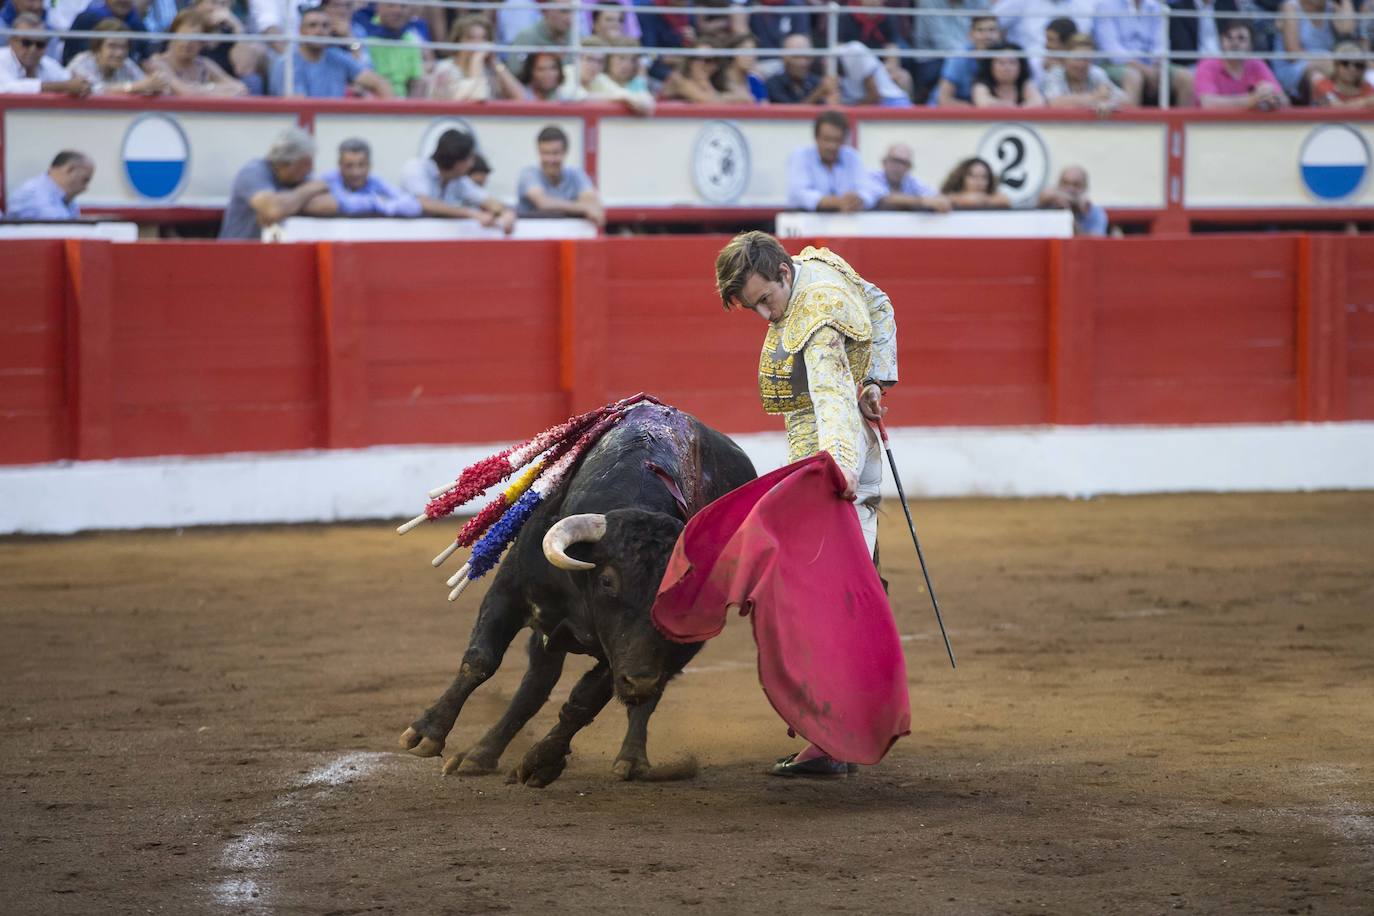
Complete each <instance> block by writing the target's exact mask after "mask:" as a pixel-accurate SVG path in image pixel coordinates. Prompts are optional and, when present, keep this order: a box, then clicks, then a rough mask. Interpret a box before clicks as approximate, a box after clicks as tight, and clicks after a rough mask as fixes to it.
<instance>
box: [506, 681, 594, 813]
mask: <svg viewBox="0 0 1374 916" xmlns="http://www.w3.org/2000/svg"><path fill="white" fill-rule="evenodd" d="M610 700H611V666H610V665H609V664H607V663H606V662H600V661H599V662H597V663H596V667H594V668H592V670H590V671H588V672H587V673H586V674H584V675H582V679H581V680H579V681H578V682H577V686H575V687H573V689H572V693H571V694H570V695H569V696H568V702H566V703H564V704H563V708H562V709H560V710H559V711H558V724H557V725H555V726H554V727H553V728H552V729H550V730H549V733H548V734H547V735H545V736H544V737H543V738H541V739H540V740H539V742H538V743H537V744H535V746H534V747H532V748H530V749H529V750H528V751H527V752H526V753H525V758H524V759H523V760H521V761H520V765H519V766H517V767H516V768H515V772H514V773H512V774H511V779H512V780H514V781H515V782H521V783H524V784H525V785H527V786H529V787H530V788H533V789H542V788H543V787H544V786H547V785H548V784H549V783H551V782H553V781H554V780H555V779H557V778H558V777H559V776H561V775H562V774H563V768H564V767H566V766H567V764H568V754H570V753H571V752H572V739H573V735H576V734H577V733H578V732H579V731H581V730H582V729H583V728H586V727H587V726H588V725H590V724H591V721H592V720H593V719H595V718H596V714H597V713H599V712H601V710H602V709H604V708H605V706H606V704H607V703H609V702H610Z"/></svg>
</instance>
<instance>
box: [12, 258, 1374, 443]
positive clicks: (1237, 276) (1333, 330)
mask: <svg viewBox="0 0 1374 916" xmlns="http://www.w3.org/2000/svg"><path fill="white" fill-rule="evenodd" d="M724 241H725V238H724V237H721V236H716V237H710V236H707V237H703V236H683V237H664V238H606V239H598V240H594V241H564V242H557V241H550V242H517V243H501V242H474V243H466V244H462V245H452V244H446V243H432V244H406V245H400V244H344V243H340V244H320V245H258V244H222V243H171V242H168V243H141V244H137V245H113V244H110V243H106V242H90V241H67V242H62V241H33V242H7V243H4V244H0V271H3V273H0V276H4V277H5V287H4V290H5V294H4V299H3V317H4V321H3V323H0V463H7V464H19V463H32V462H44V461H53V460H59V459H63V458H80V459H98V458H111V457H130V456H140V455H167V454H214V453H224V452H238V451H276V450H285V449H301V448H315V447H357V446H366V445H374V444H384V443H442V442H474V443H476V442H506V441H510V440H514V439H517V438H521V437H524V436H527V435H529V434H531V433H532V432H534V431H537V430H538V429H542V428H544V427H546V426H549V425H551V424H553V423H554V422H556V421H557V420H559V419H561V418H562V417H564V416H566V415H568V414H569V413H571V412H574V411H577V410H582V409H586V408H588V407H591V406H594V405H596V404H600V403H604V402H605V401H607V400H610V399H612V398H614V397H620V396H624V395H626V394H631V393H633V392H635V391H639V390H644V391H648V392H651V393H653V394H655V395H657V396H659V397H660V398H662V399H663V400H665V401H667V402H669V403H673V404H676V405H677V406H679V407H681V408H683V409H684V410H689V411H691V412H693V413H696V414H698V415H699V416H701V417H702V419H704V420H706V421H707V422H709V423H711V424H713V425H715V426H718V427H720V428H722V429H725V430H727V431H731V432H752V431H758V430H768V429H777V428H779V424H778V422H777V421H776V419H774V418H768V417H765V416H764V415H763V414H762V413H761V412H760V411H759V409H758V406H757V396H756V393H755V391H754V367H755V365H756V361H757V355H758V346H759V342H760V340H761V337H762V330H763V329H762V325H761V323H760V322H759V321H758V319H757V318H755V317H754V316H752V315H749V314H741V313H730V314H726V313H724V312H723V311H722V310H721V308H720V304H719V301H718V300H717V298H716V296H715V290H714V283H713V277H712V271H711V265H712V262H713V259H714V256H715V253H716V251H717V250H718V249H719V247H720V245H721V244H722V243H723V242H724ZM830 244H832V246H833V247H834V248H835V249H836V250H837V251H839V252H840V253H842V254H844V255H845V256H846V257H847V258H848V259H849V260H850V262H851V263H852V264H853V265H854V266H855V267H856V268H857V269H858V270H859V271H860V272H861V273H862V274H863V275H864V276H866V277H868V278H869V279H870V280H872V281H873V282H875V283H877V284H878V285H879V286H881V287H882V288H883V289H885V290H887V291H888V293H889V294H890V295H891V296H892V299H893V301H894V303H895V308H896V311H897V319H898V329H899V336H898V339H899V342H900V350H901V368H902V384H901V385H900V386H899V387H898V388H897V389H896V390H894V391H893V393H892V394H891V396H890V399H889V402H890V406H891V408H892V410H893V416H894V419H895V421H896V422H897V423H898V424H900V425H969V426H975V425H976V426H987V425H1027V424H1031V425H1034V424H1046V423H1067V424H1085V423H1104V424H1177V423H1230V422H1245V423H1254V422H1283V421H1293V420H1317V421H1328V420H1331V421H1336V420H1347V419H1365V420H1368V419H1374V240H1370V239H1362V238H1345V237H1341V236H1311V237H1308V236H1258V237H1239V238H1238V237H1227V238H1215V239H1210V238H1195V239H1177V240H1171V239H1128V240H1078V239H1074V240H1062V241H1060V240H1050V241H1026V240H989V241H973V242H971V241H952V240H895V239H893V240H889V239H849V240H842V239H835V240H831V241H830Z"/></svg>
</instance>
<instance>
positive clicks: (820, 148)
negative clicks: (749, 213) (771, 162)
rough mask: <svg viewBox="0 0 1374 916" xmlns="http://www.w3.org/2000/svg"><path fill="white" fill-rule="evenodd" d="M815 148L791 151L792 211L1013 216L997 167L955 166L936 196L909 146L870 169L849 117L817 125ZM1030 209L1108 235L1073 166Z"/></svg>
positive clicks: (820, 119) (975, 162)
mask: <svg viewBox="0 0 1374 916" xmlns="http://www.w3.org/2000/svg"><path fill="white" fill-rule="evenodd" d="M812 133H813V140H814V142H812V143H810V144H807V145H806V146H801V147H798V148H797V149H795V150H793V151H792V154H791V155H790V156H789V157H788V160H787V205H788V207H789V208H791V209H794V210H812V211H816V212H830V213H859V212H862V211H865V210H922V211H926V212H930V213H949V212H950V211H953V210H1009V209H1011V208H1012V201H1011V198H1009V197H1008V196H1007V195H1006V194H1004V193H1003V192H1002V191H1000V190H999V189H998V187H997V181H996V179H995V177H994V172H993V169H992V166H991V165H990V164H988V162H987V161H985V160H983V159H980V158H978V157H976V156H973V157H969V158H967V159H963V160H961V161H960V162H958V163H957V164H956V165H955V166H954V168H952V169H951V170H950V172H949V174H948V175H947V176H946V177H945V180H944V182H943V183H942V184H941V185H940V188H939V190H936V189H935V188H933V187H931V186H930V185H928V184H926V183H925V182H923V181H921V180H920V179H919V178H917V177H916V175H915V174H914V173H913V167H914V165H915V157H914V155H913V153H912V150H911V147H910V146H908V145H907V144H905V143H895V144H893V145H892V146H890V147H889V148H888V149H887V151H886V153H884V155H883V158H882V163H881V167H880V168H878V169H873V170H870V169H866V168H865V167H864V165H863V161H862V160H861V159H860V158H859V153H858V150H856V149H854V147H852V146H850V145H849V143H848V140H849V119H848V118H847V117H846V116H845V114H844V112H841V111H823V112H821V114H820V115H818V116H817V117H816V121H815V123H814V125H813V131H812ZM1029 204H1030V205H1032V206H1035V207H1039V208H1042V209H1063V210H1068V211H1069V212H1070V213H1071V214H1072V216H1073V221H1074V232H1075V234H1078V235H1106V234H1107V229H1108V226H1107V214H1106V211H1104V210H1103V209H1102V208H1101V207H1099V206H1097V205H1096V204H1094V203H1092V201H1091V199H1090V198H1089V197H1088V173H1087V171H1086V170H1085V169H1083V168H1082V167H1081V166H1076V165H1072V166H1068V167H1066V168H1065V169H1063V171H1062V172H1061V173H1060V175H1059V180H1058V182H1057V183H1056V184H1055V186H1054V187H1052V188H1049V189H1047V190H1045V191H1044V192H1042V193H1041V194H1040V195H1039V196H1038V198H1036V199H1035V200H1033V201H1029Z"/></svg>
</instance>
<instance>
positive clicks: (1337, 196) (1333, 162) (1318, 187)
mask: <svg viewBox="0 0 1374 916" xmlns="http://www.w3.org/2000/svg"><path fill="white" fill-rule="evenodd" d="M1298 170H1299V171H1300V172H1301V173H1302V183H1303V184H1304V185H1306V186H1307V190H1308V192H1309V193H1311V194H1312V196H1313V197H1316V198H1319V199H1321V200H1330V201H1337V200H1345V199H1346V198H1348V197H1351V196H1353V195H1354V194H1355V192H1356V191H1358V190H1360V187H1361V186H1362V185H1363V184H1364V180H1365V177H1366V176H1367V175H1368V174H1369V144H1368V143H1366V142H1365V139H1364V136H1363V135H1362V134H1361V133H1360V132H1359V131H1358V130H1356V129H1355V128H1353V127H1351V126H1350V125H1349V124H1323V125H1321V126H1320V127H1314V128H1312V132H1311V133H1310V134H1308V135H1307V139H1306V140H1304V141H1303V144H1302V152H1301V153H1300V154H1299V155H1298Z"/></svg>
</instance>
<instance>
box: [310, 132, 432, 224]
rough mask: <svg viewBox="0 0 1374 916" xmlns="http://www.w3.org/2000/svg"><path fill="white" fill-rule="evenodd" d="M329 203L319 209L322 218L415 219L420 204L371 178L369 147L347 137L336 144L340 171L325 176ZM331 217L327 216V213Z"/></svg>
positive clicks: (388, 185) (362, 141) (402, 192)
mask: <svg viewBox="0 0 1374 916" xmlns="http://www.w3.org/2000/svg"><path fill="white" fill-rule="evenodd" d="M324 183H325V184H326V185H328V186H329V199H328V201H324V202H322V206H321V207H320V208H318V213H319V215H321V216H334V215H337V216H388V217H404V218H410V217H416V216H419V215H420V213H421V208H420V201H418V200H417V199H416V198H415V197H414V196H413V195H411V194H407V193H405V192H404V191H402V190H400V189H399V188H396V187H394V186H392V185H391V184H389V183H387V182H385V181H383V180H382V179H380V178H378V177H377V176H376V175H373V174H372V147H370V146H368V145H367V141H366V140H359V139H358V138H357V137H350V138H349V139H347V140H345V141H343V142H342V143H340V144H339V167H338V168H337V169H335V170H334V171H332V172H328V173H326V174H325V176H324ZM331 209H332V210H333V211H334V212H333V213H329V212H328V211H329V210H331Z"/></svg>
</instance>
